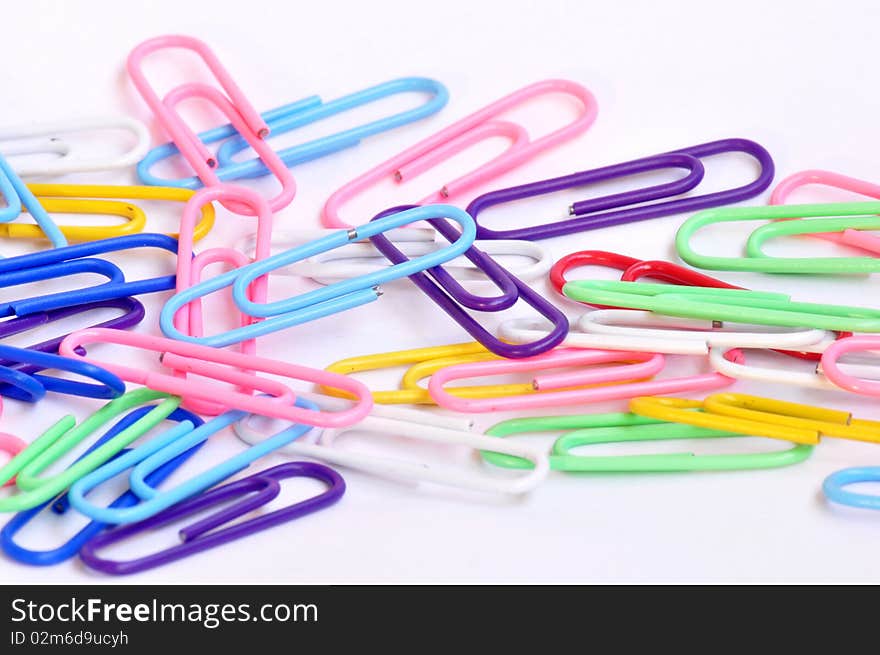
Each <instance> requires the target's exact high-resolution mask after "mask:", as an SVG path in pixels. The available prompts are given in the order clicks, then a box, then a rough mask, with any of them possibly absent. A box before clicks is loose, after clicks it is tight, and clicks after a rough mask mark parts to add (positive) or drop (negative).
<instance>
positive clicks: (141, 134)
mask: <svg viewBox="0 0 880 655" xmlns="http://www.w3.org/2000/svg"><path fill="white" fill-rule="evenodd" d="M98 130H101V131H104V130H125V131H127V132H129V133H130V134H131V135H132V136H133V137H134V140H135V143H134V145H132V146H131V147H130V148H129V149H128V150H126V151H125V152H123V153H122V154H106V155H97V154H94V153H92V154H89V153H88V152H84V151H83V148H75V147H71V146H70V145H69V144H68V143H67V142H66V141H65V140H64V135H65V134H72V133H74V132H91V131H98ZM4 141H6V142H9V143H8V144H4V143H0V152H2V153H3V154H4V155H6V156H8V157H10V158H12V157H13V156H15V155H35V154H42V153H46V154H51V155H56V157H55V158H53V159H51V160H49V161H22V162H21V163H16V162H10V163H12V164H13V167H14V168H15V172H16V173H18V175H20V176H22V177H27V176H43V175H65V174H67V173H86V172H92V171H104V170H112V169H116V168H125V167H127V166H134V165H135V164H137V163H138V162H139V161H140V160H141V159H142V158H143V157H144V155H146V154H147V151H148V150H149V149H150V131H149V130H148V129H147V126H146V125H144V124H143V123H141V122H140V121H138V120H135V119H133V118H129V117H128V116H114V117H108V118H81V119H74V120H67V121H60V122H57V123H39V124H34V125H16V126H12V127H2V128H0V142H4Z"/></svg>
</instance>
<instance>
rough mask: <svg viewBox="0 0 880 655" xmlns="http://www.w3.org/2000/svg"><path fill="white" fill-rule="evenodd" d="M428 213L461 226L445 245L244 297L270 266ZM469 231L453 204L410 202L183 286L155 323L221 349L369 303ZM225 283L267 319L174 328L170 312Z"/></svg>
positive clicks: (443, 258) (463, 241) (438, 259)
mask: <svg viewBox="0 0 880 655" xmlns="http://www.w3.org/2000/svg"><path fill="white" fill-rule="evenodd" d="M431 218H447V219H449V220H451V221H453V222H455V223H458V224H459V226H460V228H461V236H459V238H458V239H456V240H455V241H454V242H452V243H450V244H449V245H448V246H446V247H444V248H439V249H437V250H435V251H433V252H430V253H428V254H426V255H422V256H421V257H415V258H413V259H410V260H408V261H406V262H403V263H400V264H394V265H392V266H388V267H385V268H383V269H381V270H379V271H375V272H373V273H369V274H367V275H361V276H359V277H355V278H350V279H347V280H341V281H339V282H335V283H333V284H329V285H327V286H325V287H322V288H320V289H315V290H313V291H308V292H306V293H303V294H300V295H298V296H294V297H292V298H286V299H284V300H279V301H276V302H270V303H265V304H262V303H253V302H251V301H250V299H249V298H248V297H247V290H248V286H250V284H251V283H252V282H253V281H254V280H256V279H257V278H259V277H262V276H264V275H268V274H269V273H271V272H272V271H275V270H278V269H279V268H284V267H286V266H290V265H291V264H293V263H294V262H298V261H300V260H303V259H306V258H307V257H312V256H313V255H318V254H320V253H324V252H327V251H329V250H333V249H334V248H339V247H341V246H344V245H346V244H349V243H352V242H354V241H360V240H361V239H368V238H370V237H372V236H375V235H376V234H380V233H383V232H387V231H388V230H392V229H394V228H398V227H402V226H404V225H407V224H409V223H415V222H416V221H421V220H427V219H431ZM475 236H476V226H475V224H474V219H472V218H471V217H470V215H469V214H468V213H467V212H465V211H464V210H462V209H459V208H458V207H453V206H452V205H425V206H422V207H415V208H413V209H408V210H406V211H402V212H398V213H396V214H391V215H389V216H385V217H384V218H380V219H377V220H375V221H370V222H369V223H366V224H365V225H361V226H359V227H356V228H352V229H350V230H338V231H336V232H332V233H331V234H328V235H327V236H326V237H322V238H320V239H316V240H315V241H310V242H309V243H305V244H303V245H301V246H297V247H295V248H291V249H290V250H285V251H284V252H280V253H278V254H277V255H273V256H271V257H267V258H266V259H262V260H260V261H257V262H254V263H253V264H248V265H247V266H243V267H242V268H239V269H235V270H231V271H227V272H226V273H223V274H221V275H218V276H216V277H213V278H211V279H209V280H205V281H204V282H200V283H199V284H196V285H193V286H192V287H190V288H189V289H184V290H183V291H180V292H179V293H177V294H175V295H174V296H172V297H171V298H170V299H169V300H168V302H166V303H165V306H164V307H163V308H162V312H161V314H160V316H159V325H160V326H161V328H162V332H163V334H165V336H167V337H169V338H171V339H178V340H180V341H189V342H190V343H198V344H202V345H206V346H212V347H214V348H223V347H224V346H229V345H232V344H235V343H240V342H242V341H246V340H248V339H254V338H256V337H260V336H263V335H265V334H270V333H272V332H277V331H278V330H282V329H284V328H288V327H292V326H294V325H300V324H302V323H307V322H309V321H313V320H316V319H319V318H323V317H324V316H329V315H331V314H336V313H337V312H341V311H344V310H346V309H351V308H353V307H358V306H360V305H364V304H366V303H368V302H372V301H374V300H376V299H377V298H378V297H379V295H381V294H380V293H379V290H378V288H377V287H378V285H380V284H384V283H386V282H390V281H392V280H396V279H399V278H403V277H407V276H410V275H412V274H413V273H418V272H419V271H424V270H426V269H429V268H433V267H434V266H439V265H440V264H443V263H445V262H448V261H450V260H451V259H454V258H455V257H458V256H459V255H461V254H462V253H463V252H464V251H465V250H467V249H468V248H470V247H471V244H473V242H474V237H475ZM230 286H231V287H232V289H233V299H234V300H235V303H236V304H237V305H238V307H239V309H240V310H241V311H242V312H244V313H245V314H248V315H250V316H259V317H261V318H266V319H267V320H264V321H259V322H256V323H252V324H250V325H245V326H242V327H238V328H233V329H231V330H227V331H226V332H222V333H220V334H214V335H210V336H203V337H197V336H190V335H187V334H184V333H183V332H181V331H180V330H178V329H177V328H176V327H175V325H174V316H175V314H177V312H178V311H181V309H183V308H184V307H186V306H187V305H188V304H189V303H191V302H192V301H194V300H198V299H199V298H202V297H204V296H206V295H208V294H210V293H213V292H215V291H219V290H220V289H224V288H227V287H230Z"/></svg>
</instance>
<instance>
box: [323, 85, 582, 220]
mask: <svg viewBox="0 0 880 655" xmlns="http://www.w3.org/2000/svg"><path fill="white" fill-rule="evenodd" d="M549 93H564V94H567V95H570V96H573V97H574V98H576V99H577V100H578V101H579V102H580V103H581V105H582V109H581V112H580V115H579V116H578V118H576V119H575V120H574V121H572V122H571V123H569V124H567V125H565V126H563V127H560V128H558V129H556V130H554V131H552V132H550V133H548V134H545V135H543V136H542V137H540V138H538V139H535V140H534V141H533V140H531V138H530V136H529V133H528V132H527V131H526V130H525V128H524V127H522V126H521V125H519V124H518V123H513V122H510V121H498V120H494V119H495V117H496V116H498V115H499V114H502V113H504V112H506V111H508V110H510V109H513V108H514V107H516V106H518V105H521V104H523V103H525V102H527V101H529V100H532V99H533V98H536V97H538V96H541V95H546V94H549ZM597 112H598V108H597V105H596V99H595V98H594V97H593V94H592V93H590V91H589V90H587V89H586V88H585V87H583V86H581V85H580V84H577V83H575V82H571V81H569V80H543V81H541V82H536V83H534V84H530V85H529V86H526V87H523V88H521V89H519V90H518V91H514V92H513V93H511V94H509V95H506V96H504V97H503V98H501V99H499V100H496V101H495V102H493V103H492V104H490V105H487V106H486V107H483V108H482V109H480V110H479V111H476V112H474V113H473V114H470V115H469V116H466V117H465V118H462V119H461V120H459V121H457V122H455V123H453V124H452V125H450V126H448V127H446V128H444V129H442V130H440V131H439V132H437V133H436V134H434V135H433V136H430V137H428V138H427V139H423V140H422V141H419V142H418V143H417V144H415V145H414V146H410V147H409V148H407V149H406V150H404V151H403V152H401V153H400V154H398V155H396V156H394V157H392V158H391V159H389V160H387V161H385V162H384V163H382V164H379V165H378V166H376V167H375V168H373V169H370V170H369V171H367V172H366V173H364V174H362V175H360V176H359V177H356V178H355V179H354V180H352V181H351V182H349V183H348V184H346V185H345V186H343V187H341V188H340V189H338V190H337V191H335V192H334V193H333V195H331V196H330V198H329V199H328V200H327V202H326V203H325V205H324V211H323V214H322V217H321V221H322V223H323V224H324V226H325V227H333V228H351V227H353V226H352V225H350V224H348V223H346V222H345V221H344V220H343V219H342V218H341V217H340V215H339V212H340V209H341V207H342V205H343V204H345V203H346V202H348V201H349V200H351V198H352V197H354V196H356V195H357V194H359V193H361V192H362V191H364V190H365V189H367V188H368V187H370V186H372V185H374V184H376V183H377V182H378V181H379V180H381V179H382V178H386V177H393V178H394V180H395V181H396V182H398V183H403V182H406V181H408V180H411V179H413V178H415V177H416V176H418V175H420V174H422V173H424V172H425V171H426V170H428V169H430V168H432V167H434V166H436V165H438V164H440V163H441V162H443V161H445V160H447V159H449V158H450V157H452V156H453V155H455V154H457V153H459V152H461V151H462V150H464V149H465V148H467V147H469V146H472V145H474V144H476V143H479V142H480V141H484V140H486V139H489V138H491V137H498V136H501V137H506V138H507V139H509V140H510V142H511V143H510V146H509V147H508V149H507V150H506V151H505V152H503V153H501V154H500V155H498V156H497V157H495V158H494V159H492V160H491V161H489V162H488V163H486V164H484V165H483V166H481V167H479V168H477V169H475V170H473V171H471V172H469V173H466V174H464V175H462V176H461V177H459V178H457V179H455V180H453V181H452V182H449V183H447V184H446V185H444V186H443V187H442V188H441V189H440V190H439V191H435V192H434V193H432V194H431V195H429V196H427V197H426V198H423V199H422V200H421V201H419V202H418V203H417V204H420V205H426V204H432V203H447V202H449V201H450V199H451V198H453V197H455V196H458V195H461V194H462V193H464V192H465V191H467V190H469V189H472V188H473V187H476V186H477V185H479V184H482V183H484V182H488V181H490V180H492V179H494V178H496V177H498V176H499V175H501V174H502V173H506V172H507V171H509V170H511V169H513V168H516V167H517V166H519V165H521V164H523V163H524V162H526V161H527V160H529V159H531V158H532V157H534V156H535V155H537V154H538V153H540V152H543V151H544V150H547V149H549V148H552V147H554V146H556V145H559V144H560V143H563V142H565V141H568V140H569V139H572V138H574V137H575V136H577V135H579V134H581V133H583V132H585V131H586V130H587V129H588V128H589V127H590V125H592V124H593V121H594V120H596V114H597ZM391 204H394V205H399V204H401V203H389V205H391ZM381 209H384V208H381Z"/></svg>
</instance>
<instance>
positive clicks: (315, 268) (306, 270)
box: [236, 228, 553, 285]
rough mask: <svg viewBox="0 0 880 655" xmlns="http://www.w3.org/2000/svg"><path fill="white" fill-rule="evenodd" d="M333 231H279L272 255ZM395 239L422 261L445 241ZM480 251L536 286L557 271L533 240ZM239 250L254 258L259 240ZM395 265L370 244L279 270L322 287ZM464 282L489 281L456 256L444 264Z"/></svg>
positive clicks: (422, 235) (414, 235)
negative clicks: (510, 261) (513, 259)
mask: <svg viewBox="0 0 880 655" xmlns="http://www.w3.org/2000/svg"><path fill="white" fill-rule="evenodd" d="M327 232H329V230H324V231H320V232H316V231H312V232H308V233H306V232H303V233H295V232H275V233H273V235H272V254H273V255H274V254H276V253H278V252H281V251H283V250H287V249H289V248H293V247H295V246H299V245H302V244H303V243H306V242H308V241H310V240H312V239H315V238H317V237H320V236H324V235H325V234H326V233H327ZM389 234H390V235H391V236H390V237H389V238H390V239H391V240H392V242H393V243H394V244H395V245H396V246H397V247H398V248H399V249H400V250H401V252H403V254H404V255H406V256H407V257H419V256H422V255H425V254H427V253H429V252H432V251H434V250H436V249H437V248H438V247H439V246H440V245H442V243H445V241H444V240H442V239H441V240H440V241H437V240H435V237H436V236H437V233H436V232H435V231H434V230H433V229H422V228H414V229H398V230H394V231H393V232H389ZM474 247H476V248H479V249H480V250H482V251H483V252H485V253H486V254H487V255H489V256H490V257H492V258H493V259H496V260H499V261H498V263H499V264H501V265H502V266H504V267H505V269H507V270H508V271H509V272H510V273H511V275H513V276H514V277H518V278H519V279H520V280H523V281H524V282H533V281H535V280H538V279H541V278H543V277H545V276H546V275H547V274H548V273H549V272H550V268H551V267H552V266H553V257H552V256H551V255H550V253H549V252H548V251H547V250H546V249H545V248H544V247H542V246H540V245H539V244H537V243H534V242H530V241H515V240H511V239H498V240H488V241H474ZM236 248H237V249H238V250H240V251H241V252H243V253H245V254H247V255H248V256H249V257H253V255H254V252H255V249H256V238H255V237H254V236H248V237H245V238H244V239H242V240H241V241H240V242H239V243H238V244H237V245H236ZM504 257H516V258H518V259H524V260H528V261H527V262H526V263H514V264H512V265H507V264H506V263H505V262H504V261H503V258H504ZM390 265H391V264H390V262H389V261H388V260H387V259H386V258H385V257H384V256H383V255H382V253H380V252H379V251H378V250H377V249H376V247H375V246H373V244H371V243H370V242H369V241H360V242H357V243H351V244H349V245H347V246H344V247H342V248H336V249H335V250H331V251H328V252H326V253H321V254H319V255H315V256H313V257H309V258H308V259H304V260H302V261H299V262H296V263H295V264H291V265H290V266H288V267H286V268H283V269H278V270H277V271H273V273H274V274H278V275H291V276H299V277H307V278H311V279H312V280H314V281H315V282H317V283H318V284H323V285H327V284H332V283H333V282H338V281H339V280H347V279H349V278H353V277H357V276H360V275H365V274H369V273H373V272H375V271H378V270H381V269H382V268H385V267H386V266H390ZM443 268H444V269H445V270H446V271H448V272H449V273H450V274H451V275H452V276H453V277H454V278H455V279H456V280H458V281H459V282H474V283H479V282H488V281H489V280H488V279H487V278H486V277H485V275H484V274H483V273H482V272H481V271H479V270H478V269H477V268H476V267H475V266H474V265H473V264H472V263H471V262H470V260H468V259H467V258H466V257H464V256H461V257H456V258H455V259H453V260H451V261H449V262H447V263H445V264H443Z"/></svg>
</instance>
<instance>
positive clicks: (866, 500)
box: [822, 466, 880, 510]
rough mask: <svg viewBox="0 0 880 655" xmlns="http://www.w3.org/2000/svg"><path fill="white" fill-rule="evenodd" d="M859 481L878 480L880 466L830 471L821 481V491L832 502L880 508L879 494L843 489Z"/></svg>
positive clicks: (879, 479)
mask: <svg viewBox="0 0 880 655" xmlns="http://www.w3.org/2000/svg"><path fill="white" fill-rule="evenodd" d="M859 482H880V466H862V467H855V468H848V469H843V470H842V471H837V472H835V473H832V474H831V475H829V476H828V477H827V478H825V481H824V482H823V483H822V491H823V492H824V493H825V497H826V498H827V499H828V500H830V501H831V502H832V503H837V504H839V505H849V506H850V507H859V508H861V509H876V510H880V496H876V495H874V494H862V493H857V492H855V491H847V490H846V489H844V487H845V486H847V485H850V484H857V483H859Z"/></svg>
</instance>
